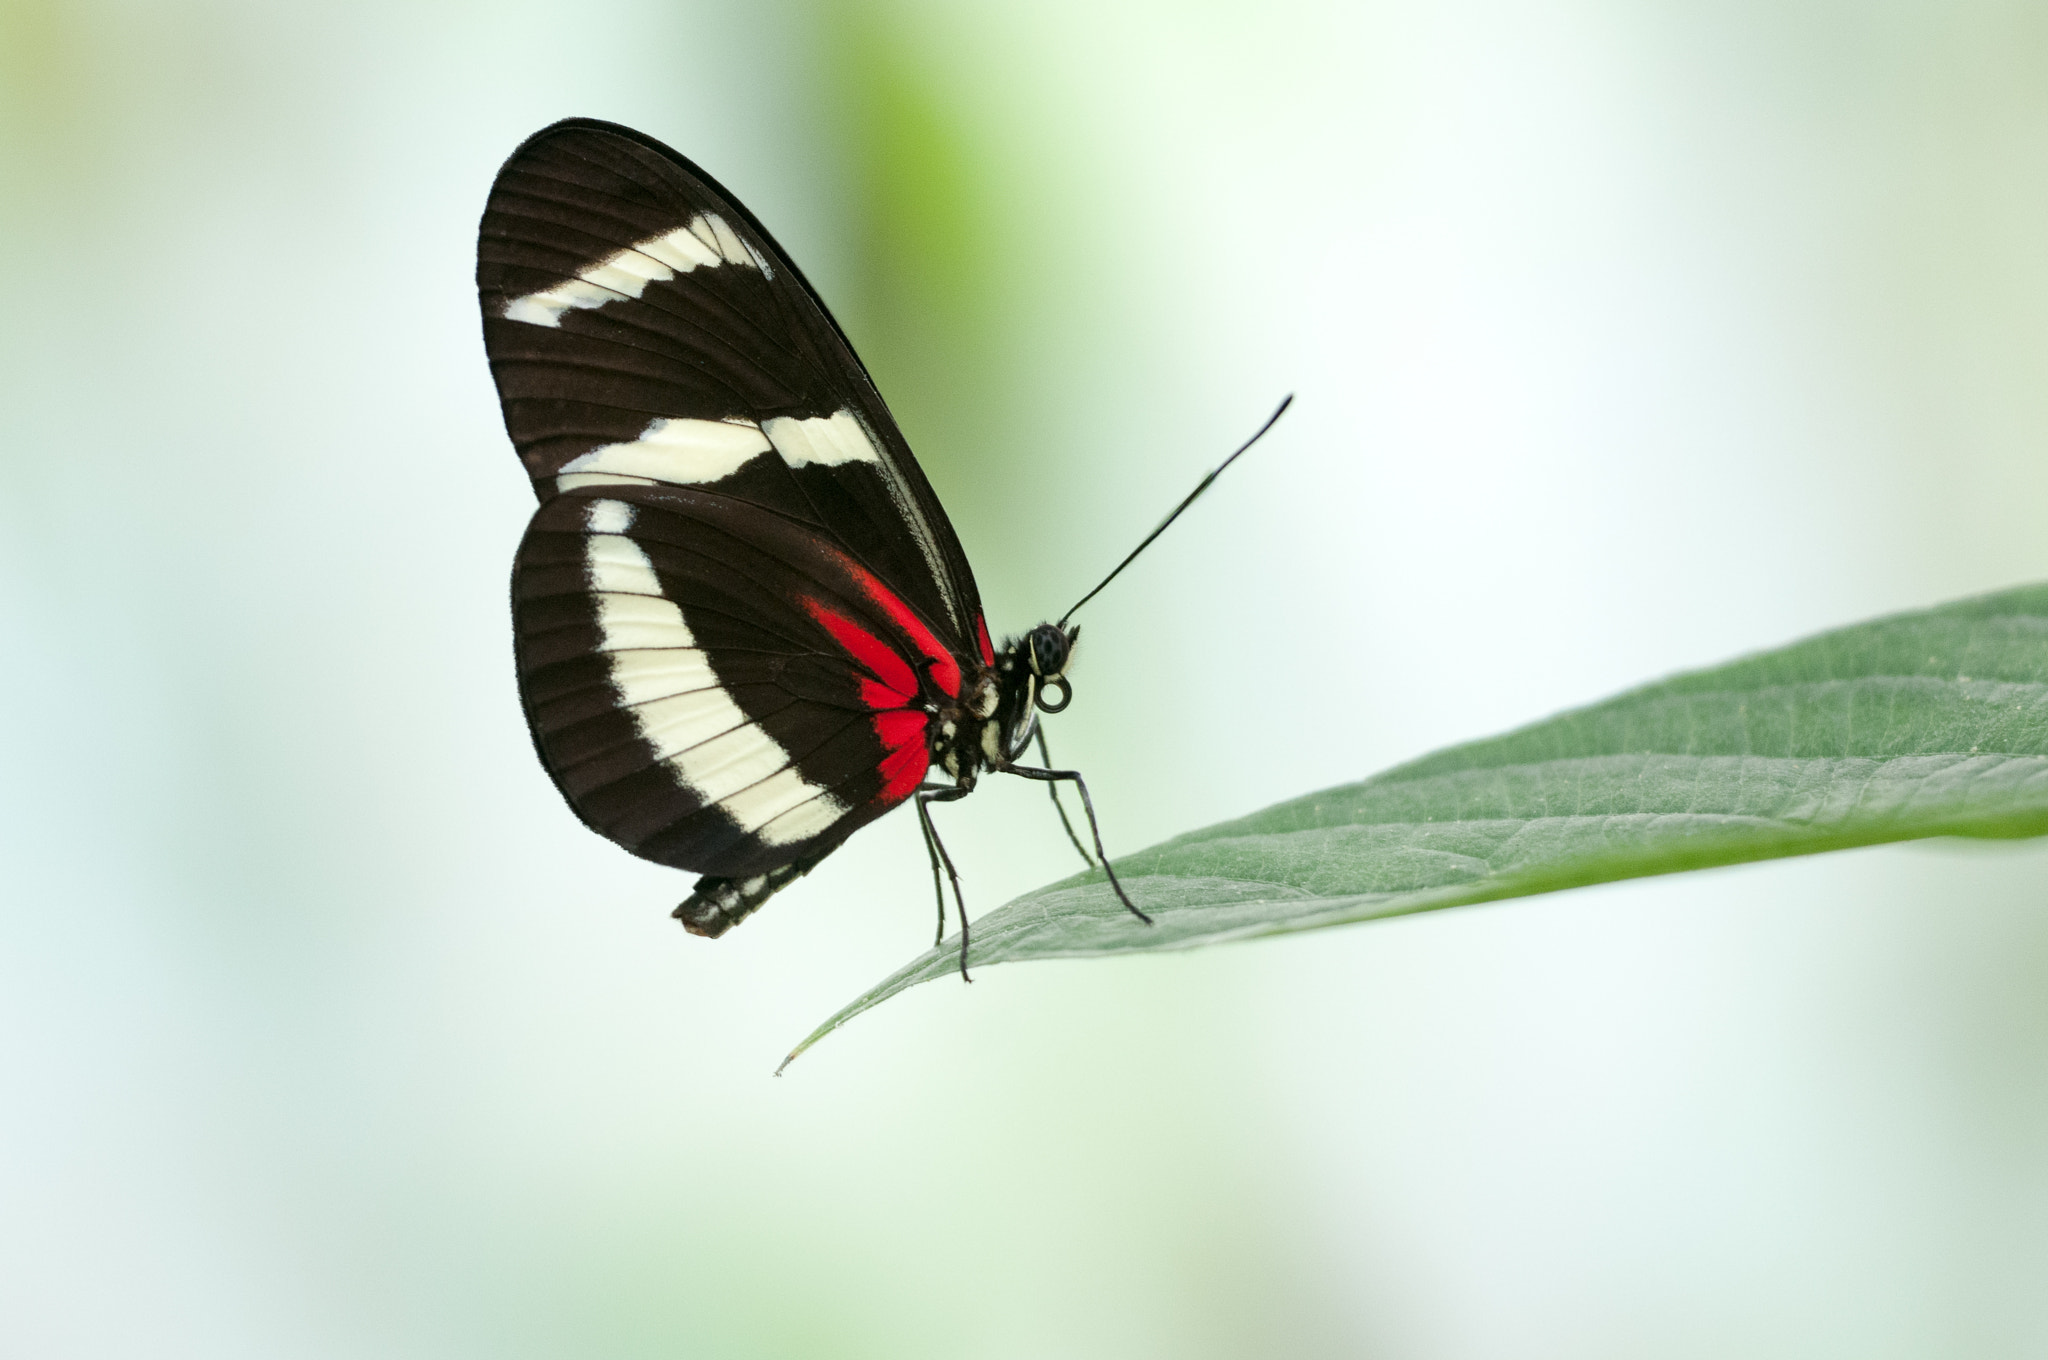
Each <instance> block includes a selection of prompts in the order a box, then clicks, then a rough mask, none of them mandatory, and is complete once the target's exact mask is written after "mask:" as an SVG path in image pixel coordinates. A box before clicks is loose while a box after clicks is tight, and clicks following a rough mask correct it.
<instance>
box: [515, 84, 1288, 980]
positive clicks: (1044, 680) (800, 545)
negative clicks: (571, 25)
mask: <svg viewBox="0 0 2048 1360" xmlns="http://www.w3.org/2000/svg"><path fill="white" fill-rule="evenodd" d="M476 280H477V293H478V298H479V301H480V303H481V305H482V311H483V331H484V345H485V349H486V350H487V352H488V354H489V358H490V367H491V373H492V375H493V377H494V379H495V380H496V383H497V388H498V395H499V398H500V401H501V403H502V406H503V410H504V416H505V428H506V431H507V432H508V433H509V434H510V436H511V439H512V443H513V446H514V447H515V448H516V449H517V451H518V453H519V457H520V460H521V462H523V463H524V464H525V467H526V473H527V476H528V477H529V478H530V479H531V480H532V483H533V489H534V492H535V494H536V495H537V496H538V497H539V499H540V506H539V508H538V509H537V510H535V512H534V514H533V519H532V521H531V523H530V524H529V525H528V526H527V530H526V534H525V537H524V538H523V540H522V541H521V542H520V545H519V549H518V552H517V555H516V557H515V559H514V563H513V570H512V621H513V636H514V655H515V665H516V670H517V674H518V684H519V694H520V699H521V702H522V704H523V706H524V709H525V714H526V720H527V724H528V726H529V728H530V730H531V732H532V736H533V743H534V748H535V750H536V751H537V752H538V753H539V755H540V760H541V764H542V765H543V766H545V767H546V769H547V772H548V775H549V776H550V778H552V779H553V781H554V783H555V787H556V788H557V789H559V790H560V791H561V794H562V796H563V797H564V798H565V799H566V800H567V801H568V804H569V806H570V808H571V809H573V810H574V812H575V813H576V815H577V816H578V817H579V818H581V819H582V820H583V822H584V823H585V825H587V826H589V827H590V828H591V829H592V830H594V831H596V832H598V833H599V834H600V835H602V836H604V837H606V838H607V839H609V840H611V841H614V842H616V843H617V844H618V845H620V846H622V847H624V848H625V849H627V850H629V851H631V852H632V853H633V854H635V855H638V856H640V857H641V858H643V859H648V860H652V861H654V862H656V863H658V864H665V865H669V866H672V867H674V868H677V869H685V870H692V871H695V872H697V873H699V874H701V875H703V877H701V878H700V879H699V880H698V881H697V883H696V886H695V888H694V890H693V891H692V892H691V893H690V895H689V896H688V897H687V898H686V899H684V901H683V902H682V904H681V905H680V906H678V907H677V908H676V909H675V913H674V914H675V916H676V918H677V919H679V920H680V921H681V922H682V923H683V925H684V927H685V928H686V929H688V930H689V931H691V932H692V933H693V934H697V935H704V936H712V937H716V936H719V935H722V934H724V933H725V932H726V931H727V930H729V929H731V928H732V927H733V926H734V925H736V924H738V923H739V922H740V921H742V920H744V919H745V918H746V917H747V916H749V915H751V914H752V913H753V912H755V911H757V910H759V909H760V907H761V905H762V904H763V903H764V902H766V901H767V900H768V899H769V898H770V897H772V896H773V895H774V894H775V893H776V892H778V891H780V890H781V889H783V888H784V887H787V886H788V885H789V884H790V883H791V882H793V881H795V880H796V879H798V878H800V877H801V876H803V875H804V874H806V873H808V872H809V871H810V870H811V869H813V868H815V867H816V866H817V865H818V863H819V861H821V860H822V859H824V858H825V856H827V855H829V854H830V853H832V851H833V850H834V849H836V848H837V847H838V846H839V845H841V844H842V843H843V842H844V841H845V840H846V839H847V837H849V836H851V835H853V834H854V833H855V832H856V831H859V830H860V829H861V828H862V827H864V826H866V825H867V824H868V823H870V822H872V821H874V820H875V819H876V818H878V817H881V816H882V815H884V814H885V813H887V812H890V811H892V810H893V809H895V808H897V807H899V806H901V805H902V804H904V803H906V802H907V803H910V804H912V805H913V806H915V807H916V809H917V817H918V822H919V826H920V827H921V829H922V831H923V834H924V839H925V845H926V848H927V851H928V853H929V856H930V860H931V866H932V881H933V888H934V891H935V893H936V894H937V895H938V898H939V936H940V938H943V936H944V932H945V923H946V902H945V889H944V886H943V885H942V884H941V881H940V874H941V870H943V871H944V873H945V875H946V877H947V879H948V880H949V881H950V883H951V886H952V889H953V897H954V905H955V908H956V909H957V911H958V915H959V919H960V923H961V971H962V974H963V976H964V975H965V973H966V958H967V913H966V907H965V903H964V900H963V899H962V898H961V895H960V879H959V874H958V873H957V871H956V870H955V869H954V867H953V863H952V860H951V858H950V857H949V856H947V854H946V851H945V847H944V845H943V843H942V842H941V841H940V840H939V838H938V834H937V830H936V828H935V826H934V824H933V821H932V816H931V812H930V806H931V805H932V804H934V803H945V802H951V801H953V800H955V799H958V798H963V797H965V796H966V795H967V794H968V793H970V792H972V791H973V789H974V787H975V784H976V781H977V780H978V779H979V777H980V776H981V775H982V774H984V773H990V772H998V773H1003V774H1011V775H1017V776H1021V777H1023V778H1026V779H1032V780H1038V781H1042V782H1045V783H1046V784H1047V785H1048V787H1049V789H1050V791H1051V792H1052V795H1053V803H1054V806H1055V807H1058V808H1059V809H1060V818H1061V821H1062V822H1063V823H1065V824H1066V827H1067V834H1068V836H1069V837H1070V838H1071V839H1072V840H1073V842H1074V847H1075V849H1076V850H1077V851H1079V852H1080V854H1081V856H1082V858H1083V859H1084V860H1087V861H1088V862H1089V863H1090V864H1091V865H1093V864H1096V863H1100V865H1101V866H1102V868H1103V869H1104V871H1105V872H1106V873H1107V875H1108V878H1109V881H1110V883H1111V884H1112V886H1113V887H1114V889H1115V891H1116V894H1117V896H1118V898H1119V899H1120V900H1121V901H1122V902H1123V904H1124V906H1125V907H1126V908H1128V909H1129V910H1130V912H1131V913H1132V914H1133V915H1135V916H1137V917H1138V918H1139V919H1140V920H1144V921H1147V922H1149V921H1150V918H1149V917H1148V916H1146V915H1145V913H1144V912H1143V911H1141V910H1139V908H1138V906H1137V904H1136V903H1135V902H1133V901H1132V900H1131V898H1130V895H1129V894H1128V893H1126V892H1125V891H1124V888H1123V885H1122V884H1121V883H1120V882H1118V880H1117V878H1116V874H1115V871H1114V870H1113V869H1111V868H1110V865H1109V857H1108V855H1107V854H1106V853H1104V851H1103V848H1102V836H1101V831H1100V828H1099V827H1098V826H1097V823H1096V818H1095V811H1094V806H1093V802H1092V800H1091V799H1090V798H1089V795H1088V788H1087V785H1086V783H1085V782H1083V780H1082V778H1081V775H1080V774H1079V773H1078V772H1077V771H1073V770H1061V769H1055V768H1052V762H1051V759H1050V753H1049V751H1048V749H1047V747H1046V743H1045V734H1044V732H1043V730H1042V729H1041V728H1040V727H1039V725H1038V716H1039V714H1040V713H1058V712H1060V711H1061V710H1062V709H1064V708H1065V707H1066V706H1067V704H1068V703H1069V702H1070V701H1071V699H1072V696H1073V687H1072V682H1071V681H1070V680H1069V679H1068V677H1067V669H1068V666H1069V665H1070V664H1071V662H1072V660H1073V655H1074V645H1075V643H1076V641H1077V640H1078V638H1079V636H1080V628H1079V626H1078V625H1070V623H1069V620H1070V619H1071V618H1072V615H1073V612H1074V611H1073V610H1069V611H1067V614H1066V616H1064V617H1062V618H1061V620H1060V621H1059V622H1057V623H1041V624H1039V625H1038V626H1037V627H1035V628H1033V629H1031V630H1030V631H1029V632H1027V633H1025V634H1023V635H1022V636H1019V637H1013V638H1010V639H1007V640H1006V641H1005V642H1004V643H1003V644H1002V646H1001V647H1000V648H998V647H997V646H995V645H994V643H993V642H992V640H991V637H990V634H989V629H988V623H987V620H986V619H985V618H984V617H983V614H982V608H981V597H980V593H979V591H978V590H977V588H976V586H975V581H974V573H973V571H972V570H971V569H970V568H969V566H968V563H967V557H966V554H965V553H964V552H963V551H962V550H961V547H960V541H959V539H958V537H957V536H956V535H955V534H954V531H953V525H952V523H951V521H950V520H948V519H947V517H946V512H945V509H944V508H943V507H942V506H941V505H940V504H939V501H938V498H937V497H936V496H935V495H934V494H933V492H932V488H931V484H930V483H929V482H928V481H926V479H925V476H924V473H923V471H922V470H921V469H920V468H919V467H918V465H917V460H916V459H915V458H914V457H912V456H911V451H910V446H909V444H908V443H906V442H905V440H904V437H903V433H902V431H901V430H900V429H898V428H897V425H896V422H895V420H894V419H893V418H892V417H891V416H890V414H889V408H888V406H887V405H886V404H885V403H884V402H883V400H882V397H881V394H880V393H879V392H878V391H876V389H875V384H874V382H873V380H872V379H871V378H870V377H869V376H868V372H867V369H866V368H865V367H863V366H862V364H861V362H860V360H859V358H857V357H856V356H855V354H854V351H853V347H852V346H851V345H850V344H849V343H848V342H847V339H846V335H845V333H844V332H843V331H841V330H840V328H839V326H838V324H837V323H836V322H834V321H833V319H832V316H831V313H830V312H828V311H827V310H826V308H825V305H824V303H823V302H822V301H820V299H819V297H818V294H817V293H816V291H814V290H813V289H812V288H811V286H810V285H809V284H808V283H807V282H805V280H804V277H803V275H802V274H801V273H800V272H798V270H797V268H796V266H795V265H794V264H793V263H791V262H790V260H789V257H788V256H787V255H786V254H784V253H783V251H782V250H781V249H780V248H779V247H778V246H777V245H776V244H775V241H774V239H773V238H772V237H771V236H770V235H769V234H768V231H767V229H766V228H764V227H763V226H762V225H761V224H760V223H759V222H758V221H756V220H755V219H754V216H753V214H751V213H749V212H748V211H747V210H746V209H745V208H744V207H742V206H741V205H740V203H739V201H738V200H737V199H735V198H734V197H733V196H732V195H731V194H729V193H727V192H726V191H725V190H724V189H723V188H721V187H720V186H719V185H718V183H717V182H716V181H715V180H713V179H712V178H711V177H710V176H709V175H707V174H705V173H704V171H702V170H701V169H699V168H698V167H697V166H695V165H694V164H692V163H691V162H690V161H688V160H686V159H685V158H684V157H682V156H680V155H678V154H677V153H676V152H674V151H672V150H670V149H669V148H668V147H666V146H664V145H662V144H661V143H660V142H658V141H655V140H654V139H653V138H651V137H648V136H645V135H644V134H642V133H639V132H635V131H633V130H631V129H629V128H625V127H620V126H617V125H616V124H611V123H603V122H598V121H595V120H591V119H581V118H575V119H568V120H565V121H563V122H559V123H556V124H554V125H553V126H551V127H548V128H544V129H542V130H541V131H540V132H538V133H536V134H534V135H533V136H532V137H530V138H528V139H527V140H526V141H525V142H524V143H522V144H521V145H520V147H519V148H518V149H517V150H516V151H514V152H513V153H512V155H511V157H510V159H508V160H507V161H506V162H505V164H504V166H503V167H502V168H501V169H500V170H499V172H498V176H497V179H496V181H495V182H494V183H493V184H492V186H491V192H490V198H489V200H488V202H487V205H486V207H485V209H484V215H483V222H482V225H481V228H480V230H479V234H478V241H477V274H476ZM1285 409H1286V403H1282V406H1281V410H1283V411H1284V410H1285ZM1279 414H1280V413H1279V412H1278V411H1276V412H1275V413H1274V416H1273V419H1274V420H1277V419H1278V417H1279ZM1271 424H1272V420H1269V421H1268V422H1267V426H1266V428H1270V426H1271ZM1264 432H1265V430H1264V428H1262V429H1261V430H1260V433H1261V434H1263V433H1264ZM1257 437H1258V436H1256V435H1255V436H1253V441H1256V439H1257ZM1250 442H1252V441H1248V442H1247V444H1246V445H1245V447H1247V448H1248V447H1249V446H1250ZM1238 452H1239V453H1242V452H1243V449H1242V448H1241V449H1240V450H1239V451H1238ZM1236 456H1237V454H1233V455H1232V458H1233V459H1234V458H1235V457H1236ZM1224 466H1228V460H1226V462H1225V464H1224ZM1221 471H1222V467H1219V468H1217V469H1216V471H1215V472H1212V473H1210V474H1209V476H1208V478H1206V479H1205V480H1204V481H1203V482H1202V484H1201V486H1198V487H1197V488H1196V490H1195V492H1194V494H1193V495H1190V496H1189V497H1188V498H1187V500H1186V501H1183V502H1182V504H1181V506H1180V509H1177V510H1175V511H1174V513H1173V514H1172V515H1169V516H1168V517H1167V519H1166V520H1165V521H1164V522H1162V523H1161V524H1160V526H1159V528H1158V529H1155V530H1154V531H1153V534H1152V535H1151V536H1150V537H1148V538H1147V539H1146V540H1145V542H1144V543H1141V544H1140V545H1139V548H1138V551H1139V552H1142V551H1143V550H1144V547H1145V546H1146V545H1147V544H1149V543H1150V542H1151V541H1152V538H1156V537H1157V536H1158V534H1159V533H1160V532H1163V531H1164V529H1165V528H1166V525H1167V524H1170V523H1171V522H1172V520H1173V518H1174V517H1175V516H1177V515H1178V514H1179V513H1180V510H1184V509H1186V507H1187V506H1188V505H1189V504H1191V503H1192V502H1193V500H1194V499H1195V496H1198V495H1200V494H1201V492H1202V491H1203V490H1205V489H1206V488H1207V486H1208V485H1209V483H1210V482H1211V481H1213V480H1214V479H1215V476H1216V475H1217V473H1220V472H1221ZM1136 556H1137V552H1133V553H1132V554H1131V556H1130V557H1127V558H1126V559H1125V560H1124V563H1123V564H1122V565H1120V566H1119V567H1118V568H1117V569H1116V571H1113V572H1111V573H1110V576H1109V577H1108V578H1105V579H1104V581H1103V583H1102V584H1103V585H1107V584H1108V582H1109V580H1110V579H1113V578H1114V577H1115V576H1116V574H1117V572H1120V571H1122V570H1123V566H1127V565H1129V563H1130V561H1131V560H1132V559H1133V558H1135V557H1136ZM1096 589H1097V590H1100V589H1101V586H1097V587H1096ZM1094 594H1095V592H1094V591H1091V592H1089V595H1088V596H1087V597H1084V598H1083V600H1082V601H1081V603H1082V604H1085V603H1086V602H1087V600H1088V599H1090V598H1093V596H1094ZM1078 608H1080V604H1077V605H1076V606H1075V609H1078ZM1034 739H1035V740H1036V742H1037V744H1038V749H1039V754H1040V759H1041V762H1042V763H1040V764H1037V765H1030V764H1024V763H1020V762H1021V759H1022V757H1024V756H1025V755H1026V754H1027V753H1028V748H1029V747H1030V746H1031V744H1032V742H1033V741H1034ZM934 772H942V774H943V777H941V778H933V777H932V776H933V774H934ZM1062 783H1070V784H1072V785H1073V786H1074V787H1075V789H1076V791H1077V792H1078V793H1079V794H1080V797H1081V802H1082V806H1083V809H1084V811H1085V812H1086V813H1087V819H1088V826H1089V831H1090V834H1091V837H1092V843H1093V847H1094V854H1093V856H1091V855H1090V854H1089V851H1088V848H1087V847H1085V846H1083V845H1082V843H1081V840H1080V838H1079V837H1078V836H1077V835H1076V834H1075V832H1074V828H1073V825H1072V823H1071V822H1068V821H1067V817H1066V810H1065V808H1064V806H1063V805H1062V804H1061V803H1060V799H1059V796H1058V786H1059V785H1060V784H1062Z"/></svg>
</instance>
